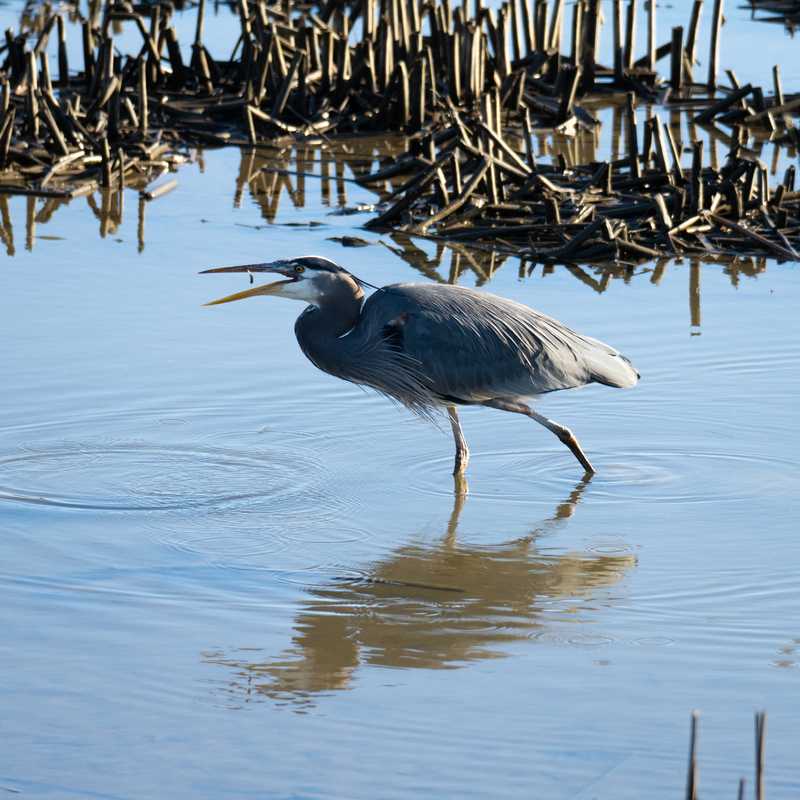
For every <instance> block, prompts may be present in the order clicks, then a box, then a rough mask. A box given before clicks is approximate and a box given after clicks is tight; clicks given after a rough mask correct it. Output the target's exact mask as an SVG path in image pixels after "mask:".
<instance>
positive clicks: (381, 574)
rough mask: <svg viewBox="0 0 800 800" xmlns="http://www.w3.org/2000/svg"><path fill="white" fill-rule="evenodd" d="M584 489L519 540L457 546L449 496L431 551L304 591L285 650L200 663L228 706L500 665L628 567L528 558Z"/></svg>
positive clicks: (457, 500) (568, 557)
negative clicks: (365, 673)
mask: <svg viewBox="0 0 800 800" xmlns="http://www.w3.org/2000/svg"><path fill="white" fill-rule="evenodd" d="M588 483H589V481H588V480H583V481H581V482H580V483H578V484H577V485H576V486H575V488H574V489H573V490H572V491H571V492H570V493H569V495H568V496H567V497H566V498H565V499H564V500H563V501H562V502H561V503H560V504H559V505H558V506H557V507H556V509H555V512H554V513H553V515H552V516H550V517H548V518H546V519H544V520H543V521H541V522H540V523H538V524H537V525H536V526H535V527H534V528H533V529H532V530H531V532H530V533H529V534H528V535H527V536H525V537H523V538H521V539H516V540H514V541H511V542H508V543H506V544H502V545H496V546H467V545H463V544H459V543H458V541H457V535H456V534H457V528H458V523H459V515H460V513H461V510H462V508H463V506H464V504H465V502H466V498H467V495H466V494H465V493H463V492H457V493H456V494H455V495H454V507H453V510H452V513H451V516H450V519H449V522H448V524H447V529H446V532H445V533H444V535H443V537H442V538H441V539H440V540H439V542H438V543H436V544H433V545H431V544H422V543H419V544H406V545H404V546H403V547H400V548H399V549H398V550H396V551H395V552H394V553H393V554H392V555H391V556H390V557H389V558H387V559H385V560H383V561H380V562H378V563H376V564H375V565H374V566H373V567H372V568H371V569H370V570H368V575H367V577H365V578H364V579H362V580H357V581H354V580H350V579H348V580H333V581H331V582H330V584H329V585H327V586H322V587H315V588H313V589H310V590H309V595H310V596H309V598H308V599H307V600H305V601H304V603H303V604H302V607H301V608H300V610H299V612H298V613H297V616H296V619H295V623H294V635H293V639H292V644H291V646H290V647H288V648H287V649H286V650H285V651H284V652H283V653H282V654H281V655H280V656H278V657H277V658H275V659H267V660H263V661H262V660H260V657H256V658H253V656H254V655H255V654H254V652H253V651H246V652H243V651H237V652H232V653H231V652H215V653H206V654H204V659H205V660H206V661H207V662H210V663H213V664H217V665H221V666H224V667H226V668H228V669H229V670H231V671H232V675H231V676H230V677H229V678H227V679H226V683H225V689H226V691H229V692H231V693H232V698H233V700H234V702H235V703H236V704H239V703H240V702H251V701H255V700H259V699H261V700H264V699H268V698H269V699H272V700H275V701H291V702H292V703H296V704H298V705H297V707H298V708H302V707H304V706H305V705H306V704H308V703H313V698H314V695H315V694H317V693H320V692H329V691H334V690H343V689H348V688H349V687H350V685H351V682H352V680H353V676H354V673H355V672H356V671H357V670H358V669H359V667H362V666H365V665H371V666H389V667H413V668H424V669H443V668H458V667H462V666H465V665H466V664H468V663H469V662H472V661H476V660H480V659H488V658H497V657H503V656H505V655H507V654H508V646H509V644H510V643H513V642H515V641H518V640H523V639H531V638H533V637H535V636H537V635H538V634H540V633H542V632H545V631H546V629H547V628H548V626H552V625H553V624H554V622H555V621H556V619H557V618H558V617H559V615H563V614H567V613H569V614H570V622H571V623H575V622H576V621H580V616H579V615H578V616H576V615H575V614H574V613H573V612H574V605H575V601H576V600H580V599H586V598H591V597H592V596H593V595H594V594H595V592H600V591H601V590H602V589H603V588H605V587H609V586H612V585H613V584H615V583H617V582H618V581H619V580H620V579H621V578H622V577H623V576H624V574H625V572H626V571H627V570H628V569H630V568H631V567H633V566H634V565H635V564H636V559H635V558H634V557H633V556H632V555H630V554H628V553H625V552H624V551H622V552H620V553H618V554H598V553H593V552H573V553H566V554H560V555H550V554H547V553H542V552H539V550H538V549H537V543H538V542H540V540H541V538H542V537H543V536H545V535H546V534H548V533H550V532H552V531H553V529H554V528H556V527H558V526H559V525H561V524H563V523H564V522H565V521H566V520H568V519H569V518H570V517H571V516H572V515H573V514H574V513H575V510H576V508H577V507H578V505H579V503H580V501H581V497H582V495H583V493H584V491H585V489H586V487H587V486H588ZM562 619H563V617H562Z"/></svg>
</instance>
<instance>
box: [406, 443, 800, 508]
mask: <svg viewBox="0 0 800 800" xmlns="http://www.w3.org/2000/svg"><path fill="white" fill-rule="evenodd" d="M592 461H593V463H594V465H595V467H596V468H597V474H596V475H595V476H594V477H593V478H592V481H591V485H590V492H591V495H592V498H593V500H598V501H601V502H629V501H631V500H643V501H647V502H655V503H671V504H691V503H722V502H725V503H731V502H742V501H747V500H751V499H754V498H764V497H776V496H786V493H787V492H791V491H793V488H792V487H795V486H796V485H797V483H798V481H800V464H798V463H797V462H795V461H792V460H789V459H784V458H776V457H772V456H764V455H755V454H751V453H737V452H725V451H694V452H691V451H683V450H678V449H675V450H669V449H660V450H652V451H650V450H636V451H634V450H631V451H628V452H614V453H613V454H605V453H602V452H599V453H598V452H593V453H592ZM450 463H451V458H450V457H449V456H446V457H445V456H443V457H437V458H430V459H427V460H424V461H420V462H415V463H413V465H412V463H411V462H408V463H407V465H406V467H407V473H408V480H409V482H410V483H411V485H413V486H414V487H415V488H416V489H418V490H419V491H420V492H423V493H427V494H435V495H447V494H448V493H450V492H452V488H451V486H450V485H448V483H447V482H446V481H443V480H442V479H441V478H442V475H446V474H447V472H448V468H449V466H450ZM471 463H472V470H473V480H472V481H471V482H470V494H471V496H473V497H480V498H483V499H486V500H495V501H502V502H504V503H536V502H537V498H538V497H539V496H540V495H541V492H539V491H537V492H533V491H532V489H533V488H534V487H535V488H537V489H541V488H543V487H549V488H552V489H554V490H555V489H558V490H562V491H563V489H564V488H565V487H569V486H571V485H573V484H574V482H575V476H576V475H577V474H578V472H579V470H580V468H579V467H578V465H577V464H576V463H575V460H574V459H573V458H572V456H571V455H570V454H569V453H568V452H566V451H564V452H563V453H562V452H560V451H557V452H553V451H543V450H538V451H531V450H528V451H511V450H505V451H495V452H478V453H475V454H474V456H473V460H472V462H471ZM721 473H722V474H724V475H725V479H724V480H720V474H721Z"/></svg>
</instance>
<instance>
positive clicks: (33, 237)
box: [0, 11, 800, 799]
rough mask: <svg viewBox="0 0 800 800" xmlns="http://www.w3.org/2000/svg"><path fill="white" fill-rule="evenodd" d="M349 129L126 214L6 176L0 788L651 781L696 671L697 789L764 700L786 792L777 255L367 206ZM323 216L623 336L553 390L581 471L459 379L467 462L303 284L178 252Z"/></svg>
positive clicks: (297, 235) (275, 242) (789, 595)
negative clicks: (653, 259)
mask: <svg viewBox="0 0 800 800" xmlns="http://www.w3.org/2000/svg"><path fill="white" fill-rule="evenodd" d="M3 13H5V11H4V12H3ZM666 13H667V11H665V14H666ZM737 13H738V12H737ZM731 15H732V16H731V21H730V22H729V27H730V29H731V30H732V34H731V35H732V37H733V40H737V41H738V39H737V37H746V36H753V37H763V36H764V35H765V33H764V32H765V31H768V32H769V34H770V37H771V38H770V40H769V41H770V43H771V46H772V47H773V48H774V49H775V52H776V58H777V57H778V55H779V47H790V46H792V45H791V40H789V39H784V38H783V33H782V32H779V31H778V30H776V29H775V28H773V27H772V26H768V25H764V26H749V25H748V26H745V22H744V18H743V16H742V15H738V16H734V14H733V12H731ZM737 25H738V26H739V27H736V26H737ZM780 52H789V51H788V50H782V51H780ZM748 63H750V62H748ZM752 68H753V69H755V65H753V67H752ZM745 69H749V67H747V66H746V65H744V64H743V68H742V69H740V70H739V72H740V73H743V72H744V71H745ZM740 77H742V78H743V79H750V78H751V75H749V74H748V75H741V74H740ZM765 79H766V78H762V80H765ZM610 117H611V115H607V116H606V117H604V119H605V125H604V128H603V130H602V132H601V134H600V137H599V138H598V140H597V141H596V142H593V143H592V145H591V146H594V147H596V148H597V152H598V153H600V154H602V153H604V152H609V151H610V149H611V148H612V147H613V137H612V136H611V134H610V133H609V130H611V129H612V128H613V120H612V119H611V118H610ZM684 131H685V137H684V138H687V137H688V136H689V135H690V134H689V131H688V129H686V128H684ZM323 144H324V143H323ZM542 146H544V144H543V145H542ZM764 152H765V153H766V154H769V155H771V145H767V146H765V151H764ZM723 155H724V150H723V149H722V148H721V149H720V157H721V158H722V157H723ZM373 157H374V143H364V142H361V143H358V144H355V143H352V144H347V145H337V146H336V147H333V148H331V147H327V146H325V147H322V148H319V147H308V148H304V149H301V150H300V151H299V152H298V151H296V150H293V149H290V150H289V151H287V152H286V153H279V154H276V153H274V152H273V153H266V154H265V153H261V154H259V155H253V154H248V153H243V154H240V153H239V151H237V150H233V149H231V150H221V151H216V152H207V153H204V154H200V157H199V159H198V161H197V162H196V163H195V164H193V165H191V166H188V167H185V168H183V169H182V170H181V171H180V172H179V173H178V179H179V188H178V189H177V190H176V191H175V192H173V193H172V194H170V195H168V196H166V197H164V198H162V199H160V200H158V201H157V202H155V203H152V204H148V205H147V206H146V207H144V206H143V207H142V209H141V210H142V211H143V212H144V213H143V215H141V214H139V211H140V209H139V205H138V200H137V197H136V195H135V193H133V192H129V193H126V194H125V196H124V198H123V199H124V208H123V209H122V213H121V214H120V213H119V209H118V208H117V209H116V213H115V215H114V218H113V219H112V218H111V215H110V213H103V198H102V197H101V196H100V195H99V194H96V195H95V196H94V197H93V198H91V200H87V199H83V200H76V201H73V202H72V203H69V204H65V205H63V206H61V207H59V208H56V209H47V208H45V204H44V203H42V202H41V201H35V202H30V201H28V200H26V199H25V198H10V199H1V198H0V204H2V205H0V210H2V211H3V215H4V217H3V231H4V239H5V244H4V247H5V252H6V256H4V257H3V260H2V267H0V269H2V285H3V291H2V293H0V337H2V341H3V343H4V346H3V348H2V351H0V375H2V402H0V625H1V626H2V627H0V630H2V632H3V636H2V637H0V665H2V666H0V671H1V673H2V675H1V677H0V698H1V702H2V708H3V713H2V715H0V741H2V742H3V747H2V749H0V789H5V790H7V791H8V792H18V793H20V794H21V795H22V796H31V797H43V798H78V797H80V798H84V797H97V798H115V799H116V798H149V797H187V798H188V797H191V798H221V797H225V798H228V797H302V798H306V797H308V798H311V797H314V798H317V797H320V798H334V797H347V798H372V797H376V796H379V797H389V798H395V797H396V798H401V797H408V796H409V795H410V794H412V793H417V794H419V795H420V796H423V797H486V796H505V797H548V798H591V797H631V798H633V797H642V796H656V797H661V796H664V797H666V796H671V797H675V796H680V793H681V791H682V790H683V784H684V773H683V770H684V760H685V755H686V747H687V742H688V724H689V711H690V710H691V709H692V708H699V709H701V711H702V713H703V716H702V729H701V740H700V757H701V788H702V792H703V795H704V796H706V797H730V796H732V795H733V792H734V791H735V787H736V783H737V781H738V778H739V776H740V775H742V774H745V775H748V777H749V776H750V773H751V765H752V749H753V748H752V712H753V710H754V709H757V708H766V709H768V711H769V713H770V717H769V731H768V745H767V753H768V755H767V763H768V780H767V789H768V793H769V795H770V796H771V797H788V796H795V795H796V794H797V793H798V791H800V774H798V771H797V760H796V753H797V729H798V724H799V723H800V702H798V691H799V690H800V669H798V666H799V665H800V655H799V652H800V651H799V648H800V613H798V612H800V590H798V584H797V576H796V563H797V558H796V556H797V544H796V528H797V521H796V520H797V513H798V504H797V501H796V491H797V490H796V487H797V485H798V481H799V480H800V456H799V455H798V449H799V448H800V436H798V432H797V427H796V414H795V412H794V408H795V406H794V403H795V400H796V398H797V395H798V389H800V379H799V378H798V371H797V367H796V365H797V363H798V357H800V345H798V336H797V333H798V327H797V315H796V309H797V307H798V302H800V288H799V287H798V274H797V267H796V266H792V265H785V264H784V265H778V264H776V263H774V262H773V261H770V260H763V261H757V260H743V261H740V262H737V263H734V264H714V263H710V264H700V263H691V262H689V261H683V262H677V261H676V262H662V263H659V264H644V265H638V266H635V267H634V266H630V267H625V266H622V267H616V268H613V269H602V268H596V267H591V266H582V267H573V268H570V269H567V268H564V267H556V268H550V269H544V270H543V269H542V266H541V265H536V266H535V267H533V268H532V269H531V266H532V265H530V264H527V265H521V264H519V263H518V261H516V260H514V259H508V260H504V259H500V258H492V257H491V256H487V255H486V254H481V253H476V252H471V251H468V250H465V249H460V250H458V251H453V250H451V249H449V248H446V247H444V246H441V245H439V246H437V245H436V244H435V243H432V242H425V241H421V240H416V241H414V242H409V241H408V240H406V239H404V238H403V237H397V236H396V237H390V236H387V235H380V236H378V235H376V234H374V233H371V232H366V231H364V230H363V229H361V227H360V226H361V225H362V224H363V223H364V222H365V221H366V220H367V219H368V218H369V212H368V211H361V212H357V213H354V214H350V213H340V212H341V211H342V209H351V210H352V209H357V208H358V207H359V206H360V205H362V206H363V207H368V205H369V204H371V203H374V202H375V201H376V200H377V199H378V198H377V196H376V195H375V194H374V193H372V192H369V191H367V190H365V189H361V188H359V187H358V186H357V185H356V184H354V183H352V182H351V180H349V179H351V178H352V177H353V175H354V174H355V173H357V172H359V171H364V170H366V169H368V168H369V165H370V163H373ZM762 157H764V156H763V155H762ZM792 160H795V161H796V156H795V155H794V154H791V153H787V152H785V151H784V152H781V153H779V154H778V162H777V164H776V166H775V170H776V172H780V170H781V169H782V168H783V167H784V166H785V165H786V164H787V163H790V162H791V161H792ZM323 162H324V163H323ZM262 167H267V168H268V170H270V171H267V172H263V171H260V170H261V169H262ZM276 167H277V168H280V169H284V170H285V169H291V170H292V171H294V172H306V171H307V172H311V173H315V174H317V175H321V176H324V175H325V174H327V176H328V180H323V179H321V178H320V177H307V178H305V179H302V178H300V177H298V176H296V175H287V174H281V173H277V172H275V171H274V169H275V168H276ZM298 167H300V168H298ZM337 178H338V180H337ZM93 204H94V205H93ZM101 234H102V235H101ZM343 236H350V237H360V238H362V239H364V240H366V241H368V242H369V243H370V245H369V246H367V247H360V248H345V247H343V246H342V244H341V243H340V242H338V241H334V240H333V239H334V238H336V237H343ZM9 239H11V240H12V243H11V246H9ZM310 252H314V253H318V254H321V255H325V256H327V257H329V258H333V259H335V260H338V261H340V262H341V263H343V264H345V265H347V266H348V268H350V269H352V271H353V272H355V273H356V274H359V275H360V276H362V277H364V278H365V279H366V280H368V281H370V282H372V283H374V284H376V285H382V284H385V283H389V282H396V281H408V280H418V281H423V280H426V281H430V280H438V281H448V280H451V281H458V282H459V283H461V284H464V285H468V286H479V287H480V288H482V289H486V290H489V291H493V292H496V293H498V294H502V295H504V296H507V297H512V298H514V299H517V300H520V301H522V302H525V303H528V304H530V305H533V306H535V307H537V308H539V309H541V310H543V311H545V312H547V313H549V314H552V315H553V316H556V317H558V318H560V319H562V320H564V321H565V322H567V323H568V324H570V325H572V326H573V327H575V328H577V329H578V330H580V331H583V332H586V333H588V334H590V335H592V336H596V337H598V338H601V339H605V340H608V341H610V342H612V343H613V344H614V345H616V346H618V347H619V348H620V349H622V350H623V351H624V352H625V353H626V354H628V355H629V356H630V357H631V358H632V359H633V361H634V363H635V364H636V365H637V367H638V368H639V369H640V371H641V372H642V375H643V379H642V383H641V384H640V386H639V387H638V388H637V389H636V390H635V391H630V392H622V391H613V390H611V389H608V388H605V387H599V386H594V387H588V388H586V389H584V390H581V391H578V392H572V393H564V394H561V395H555V396H552V397H548V398H547V399H546V400H543V401H542V403H541V409H542V410H543V412H544V413H546V414H548V416H551V417H553V418H554V419H557V420H559V421H561V422H564V423H565V424H568V425H569V426H570V427H572V428H573V430H575V432H576V433H577V434H578V436H579V437H580V439H581V441H582V443H583V444H584V447H585V449H586V451H587V453H588V454H589V455H590V457H591V458H592V460H593V462H595V464H596V466H597V467H598V474H597V475H596V476H595V477H594V478H593V479H592V480H590V481H585V480H581V476H580V470H579V468H578V467H577V465H576V464H575V462H574V459H573V458H572V456H571V455H570V453H569V452H568V451H567V450H566V449H565V448H563V447H562V446H561V445H560V444H559V443H558V442H557V441H556V440H555V439H554V438H553V437H552V436H550V434H548V433H547V432H546V431H544V430H543V429H542V428H540V427H539V426H536V425H534V424H532V423H530V421H528V420H525V419H522V418H518V417H516V416H512V415H504V414H501V413H499V412H492V411H489V410H476V409H467V410H466V411H465V412H464V414H463V421H464V427H465V431H466V435H467V437H468V439H469V442H470V445H471V448H472V451H473V459H472V463H471V465H470V475H469V482H470V494H469V496H468V497H467V498H466V499H463V498H462V499H459V498H457V497H454V495H453V491H452V488H453V487H452V478H451V476H450V466H451V457H452V453H451V447H452V443H451V441H450V438H449V434H448V433H447V432H446V427H445V429H443V430H442V431H438V430H436V429H435V428H433V427H431V426H429V425H427V424H424V423H421V422H419V421H416V420H414V419H412V418H409V417H408V416H407V415H405V414H404V413H403V412H401V411H398V410H397V409H395V408H394V407H392V406H391V405H390V404H389V403H387V402H386V401H385V400H382V399H381V398H379V397H376V396H373V395H371V394H365V393H363V392H361V391H360V390H359V389H358V388H356V387H353V386H350V385H348V384H343V383H340V382H337V381H335V380H334V379H332V378H330V377H328V376H325V375H323V374H322V373H319V372H317V371H316V370H315V369H314V368H313V367H312V366H311V365H310V364H309V363H307V362H306V361H305V360H304V359H303V357H302V355H301V354H300V352H299V350H298V348H297V345H296V343H295V341H294V338H293V334H292V324H293V320H294V318H295V316H296V315H297V313H299V311H300V310H301V308H300V306H298V305H297V304H293V303H291V302H290V301H285V300H274V299H263V300H253V301H249V302H247V303H239V304H236V305H230V306H223V307H220V308H211V309H208V308H202V307H201V305H202V303H203V302H205V301H207V300H208V299H210V298H212V297H217V296H220V295H222V294H224V293H225V292H226V291H229V290H230V291H235V290H237V289H239V288H243V286H244V279H243V278H242V277H241V276H239V277H236V276H225V277H223V276H214V277H211V276H207V277H206V276H204V277H198V276H197V275H196V273H197V271H198V270H200V269H202V268H204V267H207V266H211V265H221V264H228V263H235V262H250V261H253V260H256V261H258V260H267V259H271V258H275V257H280V256H286V255H292V254H300V253H310Z"/></svg>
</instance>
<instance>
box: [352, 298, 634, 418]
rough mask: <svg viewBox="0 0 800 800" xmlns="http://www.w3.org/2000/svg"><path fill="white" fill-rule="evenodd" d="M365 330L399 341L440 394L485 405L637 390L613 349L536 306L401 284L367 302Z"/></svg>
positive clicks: (627, 366) (626, 363)
mask: <svg viewBox="0 0 800 800" xmlns="http://www.w3.org/2000/svg"><path fill="white" fill-rule="evenodd" d="M362 319H363V322H364V323H365V324H367V325H368V326H369V327H370V328H373V329H375V328H379V329H381V330H383V331H384V335H388V336H391V337H393V340H394V343H395V346H397V347H402V350H403V351H404V352H405V353H407V354H408V355H409V356H410V357H411V358H412V359H413V360H414V361H416V362H417V363H418V364H419V366H420V370H421V372H422V373H423V375H424V377H425V378H426V380H427V381H428V382H429V385H430V387H431V389H432V390H433V392H435V393H436V394H438V395H439V396H440V397H441V398H443V399H445V400H451V401H461V402H467V403H479V402H482V401H484V400H489V399H492V398H497V397H529V396H533V395H537V394H543V393H545V392H552V391H556V390H559V389H570V388H575V387H577V386H583V385H585V384H587V383H592V382H597V383H602V384H605V385H607V386H616V387H620V388H627V387H631V386H634V385H635V384H636V382H637V380H638V377H639V376H638V373H637V372H636V370H635V369H634V368H633V366H632V365H631V363H630V361H628V359H627V358H625V357H624V356H622V355H621V354H620V353H618V352H617V351H616V350H615V349H614V348H612V347H610V346H609V345H606V344H604V343H603V342H599V341H597V340H596V339H590V338H588V337H586V336H581V335H580V334H578V333H576V332H575V331H573V330H571V329H570V328H568V327H566V326H565V325H562V324H561V323H560V322H558V321H557V320H554V319H552V318H551V317H548V316H546V315H544V314H541V313H539V312H538V311H535V310H533V309H532V308H529V307H528V306H525V305H522V304H521V303H516V302H514V301H513V300H508V299H505V298H502V297H498V296H497V295H491V294H485V293H483V292H478V291H475V290H473V289H467V288H464V287H459V286H450V285H443V284H396V285H392V286H387V287H385V288H383V289H381V290H380V291H378V292H376V293H375V294H373V295H372V296H371V297H370V298H369V300H367V302H366V304H365V306H364V310H363V317H362Z"/></svg>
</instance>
